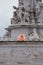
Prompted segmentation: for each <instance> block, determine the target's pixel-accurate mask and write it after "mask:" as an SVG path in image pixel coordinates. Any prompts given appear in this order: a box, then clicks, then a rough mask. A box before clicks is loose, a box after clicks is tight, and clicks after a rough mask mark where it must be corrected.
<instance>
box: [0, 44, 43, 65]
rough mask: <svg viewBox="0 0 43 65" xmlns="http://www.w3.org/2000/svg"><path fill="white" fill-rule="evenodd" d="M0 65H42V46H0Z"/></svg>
mask: <svg viewBox="0 0 43 65" xmlns="http://www.w3.org/2000/svg"><path fill="white" fill-rule="evenodd" d="M0 65H43V44H41V45H39V44H38V45H36V44H35V45H31V44H28V45H20V44H19V45H13V44H12V45H0Z"/></svg>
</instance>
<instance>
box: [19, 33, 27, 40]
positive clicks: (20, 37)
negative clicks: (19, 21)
mask: <svg viewBox="0 0 43 65" xmlns="http://www.w3.org/2000/svg"><path fill="white" fill-rule="evenodd" d="M25 40H26V38H25V35H24V34H21V35H20V36H19V37H18V41H25Z"/></svg>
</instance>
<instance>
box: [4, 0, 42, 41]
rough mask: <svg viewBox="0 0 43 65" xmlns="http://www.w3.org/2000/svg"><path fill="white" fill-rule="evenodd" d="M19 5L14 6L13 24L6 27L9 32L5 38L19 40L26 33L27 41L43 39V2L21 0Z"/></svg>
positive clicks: (38, 0)
mask: <svg viewBox="0 0 43 65" xmlns="http://www.w3.org/2000/svg"><path fill="white" fill-rule="evenodd" d="M18 2H19V6H18V7H16V6H13V8H14V12H13V18H11V25H10V26H9V27H8V28H5V29H6V30H7V31H8V32H7V34H6V35H5V39H6V37H7V40H11V41H18V37H19V35H21V34H24V36H25V38H26V40H25V41H39V40H40V41H42V40H43V4H42V1H40V0H19V1H18Z"/></svg>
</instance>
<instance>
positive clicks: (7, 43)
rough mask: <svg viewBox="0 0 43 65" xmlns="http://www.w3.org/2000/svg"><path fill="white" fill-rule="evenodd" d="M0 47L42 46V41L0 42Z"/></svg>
mask: <svg viewBox="0 0 43 65" xmlns="http://www.w3.org/2000/svg"><path fill="white" fill-rule="evenodd" d="M0 45H43V41H24V42H18V41H0Z"/></svg>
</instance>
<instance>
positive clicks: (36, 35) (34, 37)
mask: <svg viewBox="0 0 43 65" xmlns="http://www.w3.org/2000/svg"><path fill="white" fill-rule="evenodd" d="M29 40H31V41H40V37H39V35H38V34H37V32H36V29H34V30H33V33H32V34H30V37H29Z"/></svg>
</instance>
